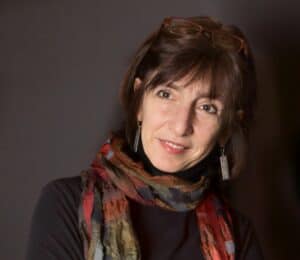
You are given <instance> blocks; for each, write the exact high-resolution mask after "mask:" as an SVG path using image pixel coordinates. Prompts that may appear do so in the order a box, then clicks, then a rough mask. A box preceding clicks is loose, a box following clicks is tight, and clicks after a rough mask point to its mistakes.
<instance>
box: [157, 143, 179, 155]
mask: <svg viewBox="0 0 300 260" xmlns="http://www.w3.org/2000/svg"><path fill="white" fill-rule="evenodd" d="M159 142H160V144H161V145H162V147H163V148H164V149H165V150H166V151H167V152H169V153H172V154H182V153H184V152H185V149H176V148H174V147H172V146H170V145H169V144H168V143H166V142H165V141H163V140H159Z"/></svg>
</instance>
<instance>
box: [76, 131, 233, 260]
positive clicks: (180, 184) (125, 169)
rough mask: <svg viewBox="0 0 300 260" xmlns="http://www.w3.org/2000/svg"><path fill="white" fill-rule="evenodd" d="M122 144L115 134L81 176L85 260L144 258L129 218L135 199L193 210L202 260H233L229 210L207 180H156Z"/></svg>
mask: <svg viewBox="0 0 300 260" xmlns="http://www.w3.org/2000/svg"><path fill="white" fill-rule="evenodd" d="M123 146H124V140H123V139H121V138H119V137H116V136H114V137H113V138H112V139H110V140H109V141H108V142H107V143H105V144H104V145H103V146H102V147H101V149H100V151H99V152H98V154H97V156H96V159H95V160H94V162H93V163H92V165H91V168H90V169H89V170H87V171H85V172H83V173H82V180H83V192H82V201H81V205H80V208H79V222H80V223H79V225H80V231H81V234H82V237H83V240H84V253H85V259H86V260H102V259H105V260H124V259H126V260H137V259H141V253H140V249H139V243H138V241H137V239H136V236H135V232H134V230H133V226H132V222H131V216H130V208H129V201H130V199H132V200H135V201H137V202H139V203H142V204H145V205H151V206H158V207H162V208H164V209H167V210H172V211H188V210H192V209H193V210H194V211H195V214H196V217H197V223H198V230H199V232H200V238H201V239H200V245H199V246H200V247H201V250H202V252H203V255H204V258H205V259H206V260H234V256H235V253H234V242H233V235H232V231H231V230H232V228H231V226H232V221H231V217H230V214H229V209H228V207H227V206H226V204H225V203H224V202H223V200H221V199H220V198H219V197H218V196H217V195H216V194H214V193H213V192H209V189H208V187H209V184H210V179H209V177H207V176H203V177H201V178H200V180H199V181H197V182H195V183H190V182H187V181H185V180H183V179H180V178H178V177H175V176H172V175H165V176H152V175H150V174H149V173H147V172H146V171H145V170H144V168H143V165H142V164H141V163H139V162H135V161H134V160H132V159H131V158H130V157H128V156H127V155H126V154H125V153H124V152H122V147H123ZM199 258H200V256H199Z"/></svg>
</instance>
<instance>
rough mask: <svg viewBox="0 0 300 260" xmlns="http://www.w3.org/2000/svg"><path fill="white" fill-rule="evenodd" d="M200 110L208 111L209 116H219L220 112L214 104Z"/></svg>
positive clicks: (202, 106) (201, 107)
mask: <svg viewBox="0 0 300 260" xmlns="http://www.w3.org/2000/svg"><path fill="white" fill-rule="evenodd" d="M200 109H201V110H204V111H206V112H207V113H209V114H217V112H218V109H217V108H216V107H215V106H214V105H212V104H204V105H201V106H200Z"/></svg>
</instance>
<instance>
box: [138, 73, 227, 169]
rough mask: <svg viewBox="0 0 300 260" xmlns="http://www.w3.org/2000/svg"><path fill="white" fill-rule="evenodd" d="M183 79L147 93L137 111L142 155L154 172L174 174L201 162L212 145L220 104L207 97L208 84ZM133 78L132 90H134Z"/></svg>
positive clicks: (221, 107)
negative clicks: (143, 152)
mask: <svg viewBox="0 0 300 260" xmlns="http://www.w3.org/2000/svg"><path fill="white" fill-rule="evenodd" d="M186 82H187V81H186V79H185V78H183V79H181V80H178V81H175V82H173V83H172V84H171V85H169V86H167V85H160V86H157V87H156V88H155V89H154V90H150V91H147V92H146V93H145V95H144V98H143V101H142V104H141V107H140V109H139V111H138V120H139V121H142V128H141V139H142V143H143V147H144V150H145V153H146V155H147V156H148V158H149V160H150V161H151V163H152V164H153V165H154V166H155V167H156V168H158V169H160V170H162V171H166V172H176V171H179V170H184V169H187V168H189V167H191V166H193V165H194V164H196V163H197V162H199V161H200V160H202V159H203V158H204V157H205V156H206V155H207V154H208V153H209V152H210V151H211V150H212V148H213V147H214V145H215V144H216V141H217V140H216V139H217V137H218V134H219V130H220V127H221V115H222V110H223V102H222V101H221V100H219V99H210V98H209V84H208V83H206V82H205V81H196V82H192V83H190V84H188V85H186V84H185V83H186ZM139 83H140V80H139V79H136V84H135V87H138V85H139Z"/></svg>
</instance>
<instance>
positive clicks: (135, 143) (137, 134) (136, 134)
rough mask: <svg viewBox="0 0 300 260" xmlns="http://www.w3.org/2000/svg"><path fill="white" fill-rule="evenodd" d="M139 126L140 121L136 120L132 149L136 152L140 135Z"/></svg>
mask: <svg viewBox="0 0 300 260" xmlns="http://www.w3.org/2000/svg"><path fill="white" fill-rule="evenodd" d="M141 128H142V122H141V121H138V127H137V129H136V132H135V137H134V144H133V151H134V152H135V153H136V152H137V151H138V147H139V142H140V136H141Z"/></svg>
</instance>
